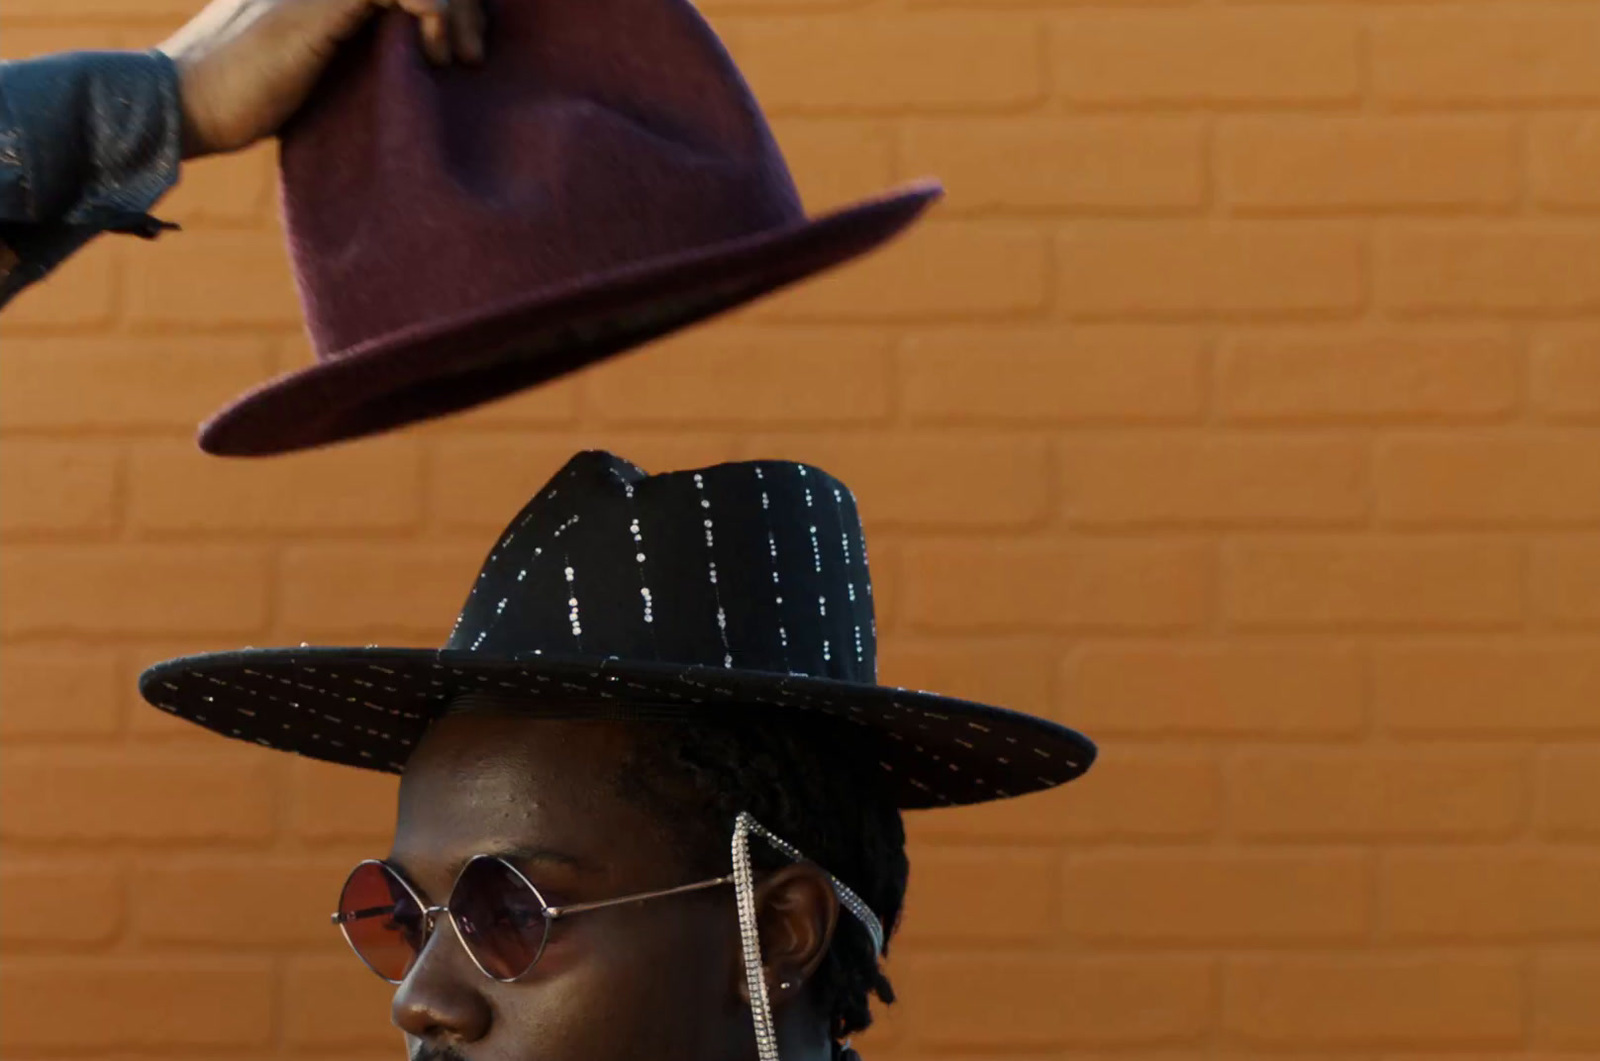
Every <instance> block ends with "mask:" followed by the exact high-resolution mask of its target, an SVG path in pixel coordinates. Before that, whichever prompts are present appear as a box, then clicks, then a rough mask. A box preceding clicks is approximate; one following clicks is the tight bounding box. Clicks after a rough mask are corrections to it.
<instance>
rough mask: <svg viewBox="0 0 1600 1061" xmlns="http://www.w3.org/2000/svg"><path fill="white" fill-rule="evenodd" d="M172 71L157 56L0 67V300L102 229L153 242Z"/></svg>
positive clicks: (174, 138)
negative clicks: (153, 208) (151, 212)
mask: <svg viewBox="0 0 1600 1061" xmlns="http://www.w3.org/2000/svg"><path fill="white" fill-rule="evenodd" d="M181 138H182V112H181V111H180V109H179V105H178V71H177V68H176V67H175V66H174V65H173V62H172V60H171V59H169V58H167V57H166V56H165V55H162V54H161V53H160V52H153V51H152V52H143V53H140V52H70V53H66V54H62V55H52V56H46V57H44V58H41V59H29V60H25V61H21V62H7V63H0V306H3V305H5V303H6V302H8V301H10V299H11V297H12V296H13V295H15V294H16V293H17V292H18V291H20V290H21V289H22V288H24V287H26V286H27V285H28V284H31V283H33V282H35V281H37V280H39V279H41V278H43V277H44V276H45V275H46V274H47V273H49V272H50V270H52V269H54V268H55V267H56V266H57V265H59V264H61V262H63V261H64V260H66V259H67V258H68V257H69V256H70V255H72V254H73V253H74V252H75V251H77V250H78V249H79V248H81V247H82V246H83V245H84V244H86V243H88V242H89V241H90V240H92V239H93V238H94V237H95V236H97V235H99V234H100V233H102V232H123V233H131V234H133V235H138V236H142V237H144V238H146V239H150V238H153V237H155V236H156V235H157V234H158V233H159V232H160V231H161V230H162V229H165V228H173V227H176V226H173V225H169V224H166V223H165V222H161V221H157V220H156V219H155V218H153V217H151V216H150V215H149V214H148V213H147V211H148V210H149V209H150V208H151V207H152V206H154V205H155V203H156V201H157V200H158V199H160V198H161V196H162V195H164V194H165V193H166V191H167V190H168V189H169V188H171V187H172V186H173V184H175V183H176V182H177V179H178V160H179V158H180V156H181V147H182V145H181Z"/></svg>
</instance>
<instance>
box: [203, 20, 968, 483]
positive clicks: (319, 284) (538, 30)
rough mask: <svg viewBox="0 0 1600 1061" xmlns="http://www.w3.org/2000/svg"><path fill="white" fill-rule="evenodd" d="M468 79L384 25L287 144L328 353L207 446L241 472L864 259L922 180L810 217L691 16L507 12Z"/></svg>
mask: <svg viewBox="0 0 1600 1061" xmlns="http://www.w3.org/2000/svg"><path fill="white" fill-rule="evenodd" d="M493 15H494V25H493V27H492V29H493V34H492V41H491V49H490V55H489V58H488V60H487V61H486V63H485V64H484V65H483V66H482V67H481V68H478V69H471V68H446V69H437V68H434V67H431V66H430V65H429V64H428V63H427V61H426V59H425V58H424V57H423V56H422V54H421V49H420V48H418V47H417V41H416V27H415V25H414V23H413V21H412V20H411V19H409V18H408V17H407V16H405V15H402V14H400V13H399V12H390V13H386V14H383V15H380V16H379V17H378V18H377V19H375V21H374V23H373V24H372V25H371V26H369V27H368V29H367V30H366V31H365V32H364V33H363V34H362V35H361V36H360V37H359V38H358V39H356V40H354V41H352V42H351V43H350V44H349V46H348V47H346V48H345V49H343V50H342V51H341V54H340V55H339V57H338V58H337V59H336V60H335V63H334V65H333V67H332V68H331V69H330V70H329V72H328V74H327V75H326V79H325V81H324V82H323V84H322V85H320V86H319V88H318V90H317V92H316V94H315V97H314V99H313V101H312V102H311V103H310V104H309V105H308V106H307V107H306V109H305V110H304V111H303V112H302V113H301V114H299V115H297V116H296V118H295V120H294V122H293V123H292V125H291V126H290V128H289V129H287V130H286V131H285V134H284V137H283V147H282V176H283V202H284V215H285V221H286V225H287V229H288V234H289V246H290V251H291V254H292V257H293V262H294V269H295V274H296V278H297V280H298V283H299V289H300V296H301V300H302V302H303V303H304V307H305V314H306V321H307V326H308V329H309V331H310V335H311V341H312V345H313V348H314V349H315V351H316V356H317V363H316V364H315V365H313V366H311V367H309V368H307V369H304V370H302V371H299V372H294V373H291V374H289V375H287V376H284V377H281V378H279V379H277V380H274V381H272V382H270V383H267V384H266V385H264V386H262V387H260V388H258V389H256V390H254V391H252V392H251V393H249V394H247V395H245V396H244V397H243V398H241V399H239V400H238V401H236V402H235V403H234V404H232V405H231V406H229V407H228V408H226V409H224V410H223V411H222V412H221V413H219V414H218V415H217V416H216V417H214V418H213V419H212V420H211V421H210V422H209V423H207V424H206V425H205V426H204V427H203V428H202V429H201V433H200V445H201V448H203V449H205V450H207V451H208V452H211V453H217V454H225V455H232V456H253V455H266V454H272V453H281V452H286V451H290V450H296V449H303V448H307V447H311V446H317V445H322V444H326V443H330V442H336V441H340V440H343V439H351V438H357V437H360V436H363V435H369V434H373V433H375V432H379V431H384V430H387V429H390V428H395V427H399V426H401V425H404V424H408V423H412V422H415V421H418V420H424V419H428V418H431V417H437V416H443V415H446V414H449V413H453V412H457V411H459V410H463V409H467V408H470V407H472V406H475V405H478V404H481V403H483V402H487V401H490V400H493V399H495V398H499V397H502V396H505V395H508V394H510V393H512V392H514V391H517V390H520V389H523V388H526V387H530V386H533V385H535V384H538V383H541V382H544V381H546V380H549V379H552V378H554V377H556V376H560V375H562V374H565V373H568V372H571V371H573V370H575V369H578V368H581V367H583V366H584V365H587V364H590V363H592V362H594V361H597V360H599V359H601V358H604V357H606V356H608V355H611V354H615V353H618V352H621V351H624V350H627V349H629V348H632V347H636V346H638V345H640V344H642V343H645V342H647V341H649V340H651V339H654V338H657V337H659V336H662V335H664V334H666V333H668V332H671V331H673V330H674V329H678V328H682V327H684V326H686V325H689V324H692V323H694V322H696V321H699V320H702V319H704V318H706V317H709V316H712V315H713V314H716V313H719V312H722V311H724V310H727V309H730V308H732V307H734V306H737V305H739V304H741V303H744V302H748V301H750V300H751V299H754V298H758V297H760V296H762V295H765V294H767V293H769V292H771V291H774V290H776V289H778V288H780V287H783V286H785V285H787V284H791V283H793V282H795V281H797V280H801V279H803V278H805V277H807V276H810V275H811V274H813V273H816V272H819V271H821V270H823V269H826V268H828V267H830V266H833V265H837V264H839V263H840V262H843V261H846V260H848V259H850V258H853V257H855V256H857V255H860V254H863V253H865V252H867V251H869V250H871V249H873V248H874V247H877V246H878V245H880V244H882V243H883V242H885V241H886V240H888V239H890V238H891V237H892V236H894V235H895V234H896V233H898V232H899V231H900V230H902V229H903V228H905V227H906V226H907V225H909V224H910V223H911V222H912V221H913V220H914V219H915V218H916V217H917V216H918V215H919V214H920V213H922V211H923V210H924V209H926V208H927V206H928V205H929V204H930V203H931V202H932V201H933V200H934V199H935V198H937V197H938V195H939V194H940V189H939V187H938V185H937V184H934V183H922V184H917V185H913V186H911V187H909V188H906V189H903V190H901V191H898V192H895V193H893V194H889V195H885V196H883V197H881V198H877V199H873V200H870V201H868V202H865V203H861V204H858V205H856V206H852V207H849V208H847V209H843V210H839V211H836V212H833V213H830V214H827V215H825V216H821V217H816V218H808V217H807V216H806V215H805V212H804V211H803V209H802V208H801V205H800V200H799V196H798V194H797V193H796V191H795V187H794V183H793V181H792V180H791V178H790V176H789V172H788V169H787V167H786V166H785V165H784V161H783V157H782V155H781V154H780V152H779V150H778V147H777V144H776V143H775V142H774V140H773V138H772V134H771V132H770V130H769V129H768V127H767V123H766V121H765V119H764V118H763V117H762V114H761V110H760V108H759V106H757V104H756V102H755V99H754V97H753V96H752V95H751V93H750V90H749V88H748V86H747V85H746V84H745V82H744V80H743V78H742V77H741V76H740V74H739V71H738V70H737V69H736V68H735V66H734V64H733V62H732V60H731V59H730V58H729V57H728V54H727V52H726V51H725V50H724V49H723V47H722V44H721V42H720V41H719V40H718V39H717V37H716V35H715V34H714V33H713V32H712V30H711V28H710V27H709V26H708V25H706V23H705V21H704V20H703V19H702V18H701V17H700V15H699V14H698V13H697V12H696V11H695V9H694V8H693V6H691V4H690V3H688V0H583V2H581V3H575V2H573V0H502V2H501V3H499V4H497V5H496V6H495V8H494V11H493Z"/></svg>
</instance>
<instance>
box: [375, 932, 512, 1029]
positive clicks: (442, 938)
mask: <svg viewBox="0 0 1600 1061" xmlns="http://www.w3.org/2000/svg"><path fill="white" fill-rule="evenodd" d="M488 982H489V981H488V979H487V978H486V977H485V976H484V975H483V973H481V972H479V971H478V967H477V966H476V965H474V964H473V963H472V959H471V957H469V956H468V954H467V951H466V948H465V947H464V946H462V944H461V939H460V937H459V936H457V935H456V931H455V926H453V925H452V924H451V923H450V919H449V918H448V917H444V916H440V917H439V919H438V921H437V922H436V924H435V928H434V931H433V932H431V933H430V934H429V936H428V942H427V943H426V944H425V945H424V946H423V948H422V953H421V954H419V955H417V960H416V962H415V963H414V964H413V965H412V966H411V971H410V972H409V973H407V974H406V978H405V980H404V981H403V982H402V983H401V984H400V986H399V987H398V988H396V989H395V993H394V1003H393V1005H392V1006H391V1016H390V1019H391V1020H392V1021H393V1022H394V1026H395V1027H396V1028H399V1029H400V1030H401V1031H403V1032H405V1033H406V1034H407V1035H410V1036H414V1037H415V1038H418V1039H422V1040H424V1041H425V1042H429V1043H433V1044H436V1045H440V1046H450V1045H455V1044H466V1043H474V1042H477V1041H478V1040H479V1039H482V1038H483V1037H484V1036H485V1035H487V1034H489V1025H490V1023H491V1021H492V1011H491V1010H490V1008H489V1000H488V999H486V998H485V997H484V996H483V994H482V991H481V988H482V987H483V985H484V984H486V983H488Z"/></svg>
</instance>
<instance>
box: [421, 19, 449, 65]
mask: <svg viewBox="0 0 1600 1061" xmlns="http://www.w3.org/2000/svg"><path fill="white" fill-rule="evenodd" d="M420 25H421V27H422V51H423V53H424V54H426V55H427V57H428V58H429V59H430V60H431V61H433V62H435V63H438V64H439V65H440V66H443V65H445V64H446V63H448V62H449V61H450V22H449V19H448V18H447V17H446V16H444V15H423V16H422V18H421V20H420Z"/></svg>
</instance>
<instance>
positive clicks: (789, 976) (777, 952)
mask: <svg viewBox="0 0 1600 1061" xmlns="http://www.w3.org/2000/svg"><path fill="white" fill-rule="evenodd" d="M755 899H756V924H757V926H758V927H759V930H760V935H761V963H762V969H763V972H764V973H765V975H766V978H767V994H768V996H769V997H770V998H771V999H772V1004H773V1006H774V1007H777V1006H781V1005H783V1004H784V1003H785V1002H787V1001H788V1000H790V999H793V998H795V997H798V996H799V995H800V993H801V990H802V988H803V987H804V986H805V984H806V983H807V982H808V981H809V980H810V979H811V977H812V976H813V975H815V974H816V971H817V969H818V968H819V967H820V966H821V965H822V959H823V958H825V957H827V954H828V947H829V946H830V945H831V944H832V943H833V932H834V929H835V928H836V927H837V926H838V923H839V897H838V895H837V894H835V892H834V890H833V882H832V881H831V880H830V879H829V878H828V875H827V874H826V873H824V872H823V871H822V870H821V869H819V868H818V867H816V866H814V865H812V864H811V863H809V862H803V863H800V864H798V865H793V866H785V867H783V868H782V869H780V870H776V871H774V872H772V873H770V874H768V875H766V876H765V877H764V878H762V879H761V880H760V881H759V882H758V883H757V884H756V887H755ZM736 971H737V973H738V975H737V977H736V984H735V989H736V990H737V991H738V994H739V999H740V1001H742V1002H745V1003H748V1002H749V1001H750V991H749V987H748V985H747V984H746V982H745V976H744V970H743V968H742V966H741V967H739V968H738V969H737V970H736ZM785 984H787V985H788V986H787V987H785V986H784V985H785Z"/></svg>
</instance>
